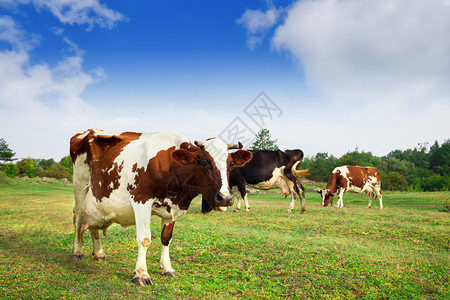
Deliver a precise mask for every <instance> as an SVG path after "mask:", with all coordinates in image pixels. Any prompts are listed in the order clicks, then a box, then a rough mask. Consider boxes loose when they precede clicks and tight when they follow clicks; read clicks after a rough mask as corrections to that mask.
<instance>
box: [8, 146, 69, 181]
mask: <svg viewBox="0 0 450 300" xmlns="http://www.w3.org/2000/svg"><path fill="white" fill-rule="evenodd" d="M15 155H16V153H15V152H14V151H13V150H12V149H10V148H9V145H8V143H7V142H6V141H5V140H4V139H1V138H0V171H1V172H3V173H4V174H5V175H6V176H8V177H10V178H15V177H17V176H19V177H25V176H27V177H30V178H34V177H52V178H57V179H63V178H66V179H67V180H69V181H72V160H71V158H70V156H65V157H63V158H62V159H61V160H60V161H59V162H55V161H54V160H53V159H52V158H50V159H35V158H23V159H21V160H17V159H15V158H14V156H15Z"/></svg>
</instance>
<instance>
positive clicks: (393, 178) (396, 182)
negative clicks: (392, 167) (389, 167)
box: [381, 171, 408, 191]
mask: <svg viewBox="0 0 450 300" xmlns="http://www.w3.org/2000/svg"><path fill="white" fill-rule="evenodd" d="M381 176H382V178H381V187H382V188H383V189H386V190H389V191H393V190H401V191H403V190H406V189H407V187H408V183H407V182H406V179H405V177H404V176H403V175H402V174H400V173H399V172H396V171H393V172H389V173H388V174H386V175H384V176H383V174H382V175H381Z"/></svg>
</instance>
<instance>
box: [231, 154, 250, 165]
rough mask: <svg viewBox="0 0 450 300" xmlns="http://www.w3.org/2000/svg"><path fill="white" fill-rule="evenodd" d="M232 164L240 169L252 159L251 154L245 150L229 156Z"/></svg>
mask: <svg viewBox="0 0 450 300" xmlns="http://www.w3.org/2000/svg"><path fill="white" fill-rule="evenodd" d="M230 155H231V158H232V159H233V164H234V166H236V167H242V166H243V165H245V164H246V163H248V162H249V161H250V159H252V153H251V152H250V151H247V150H239V151H236V152H233V153H231V154H230Z"/></svg>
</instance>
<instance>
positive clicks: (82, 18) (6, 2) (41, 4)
mask: <svg viewBox="0 0 450 300" xmlns="http://www.w3.org/2000/svg"><path fill="white" fill-rule="evenodd" d="M21 4H22V5H23V4H33V5H34V6H35V7H36V9H38V10H42V9H44V10H48V11H50V12H51V13H52V14H53V15H54V16H55V17H56V18H58V19H59V21H60V22H61V23H63V24H70V25H74V24H78V25H82V24H87V25H88V30H92V28H93V27H94V25H98V26H100V27H102V28H109V29H111V28H112V27H114V25H115V23H117V22H119V21H126V20H127V18H126V17H125V16H124V15H123V14H121V13H119V12H116V11H114V10H112V9H110V8H108V7H107V6H106V5H104V4H101V3H100V0H0V6H4V7H8V8H10V9H11V8H17V6H19V5H21Z"/></svg>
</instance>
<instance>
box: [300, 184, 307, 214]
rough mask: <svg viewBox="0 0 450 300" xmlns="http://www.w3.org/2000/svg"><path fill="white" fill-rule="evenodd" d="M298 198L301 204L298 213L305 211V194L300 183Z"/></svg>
mask: <svg viewBox="0 0 450 300" xmlns="http://www.w3.org/2000/svg"><path fill="white" fill-rule="evenodd" d="M299 198H300V201H301V206H302V208H301V211H300V213H301V214H303V213H304V212H305V211H306V196H305V188H304V187H303V185H302V184H301V185H300V191H299Z"/></svg>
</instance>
